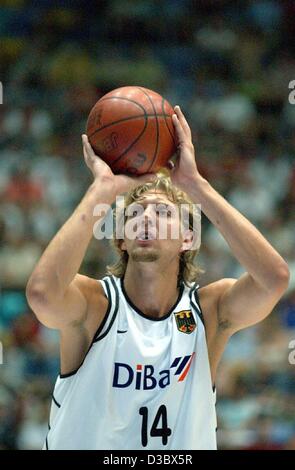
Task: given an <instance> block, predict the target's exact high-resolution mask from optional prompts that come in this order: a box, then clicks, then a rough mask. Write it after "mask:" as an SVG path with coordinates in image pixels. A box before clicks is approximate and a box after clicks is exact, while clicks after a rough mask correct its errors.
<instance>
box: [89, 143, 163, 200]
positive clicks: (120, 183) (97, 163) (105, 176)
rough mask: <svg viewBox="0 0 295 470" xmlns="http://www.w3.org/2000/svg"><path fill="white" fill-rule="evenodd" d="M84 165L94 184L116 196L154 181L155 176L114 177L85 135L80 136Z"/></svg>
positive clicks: (147, 174) (151, 174)
mask: <svg viewBox="0 0 295 470" xmlns="http://www.w3.org/2000/svg"><path fill="white" fill-rule="evenodd" d="M82 143H83V153H84V159H85V163H86V165H87V166H88V168H89V169H90V171H91V173H92V174H93V177H94V183H95V184H97V185H99V186H102V185H103V187H104V188H105V190H106V191H110V192H111V193H113V194H114V196H116V195H117V194H122V193H125V192H127V191H130V190H131V189H133V188H135V187H136V186H139V185H141V184H144V183H146V182H148V181H152V180H153V179H155V177H156V176H155V174H153V173H146V174H145V175H141V176H127V175H115V174H114V173H113V172H112V170H111V168H110V167H109V165H108V164H107V163H106V162H105V161H104V160H102V159H101V158H100V157H99V156H98V155H96V154H95V153H94V151H93V148H92V147H91V145H90V143H89V140H88V137H87V135H86V134H83V135H82Z"/></svg>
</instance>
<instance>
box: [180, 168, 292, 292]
mask: <svg viewBox="0 0 295 470" xmlns="http://www.w3.org/2000/svg"><path fill="white" fill-rule="evenodd" d="M189 193H190V196H191V198H192V199H193V201H194V202H196V203H200V204H201V208H202V211H203V212H204V214H205V215H206V216H207V217H208V219H209V220H210V221H211V222H212V223H213V224H214V225H215V227H216V228H217V229H218V230H219V231H220V233H221V234H222V235H223V237H224V238H225V240H226V241H227V243H228V245H229V247H230V248H231V250H232V253H233V255H234V256H235V257H236V259H237V260H238V261H239V262H240V264H241V265H242V266H243V267H244V268H245V270H246V271H247V272H248V273H249V274H250V275H251V276H252V277H253V278H254V279H255V280H256V281H257V282H259V284H260V285H262V286H265V287H266V288H267V289H269V288H273V287H277V286H278V284H282V283H286V284H288V277H289V270H288V266H287V264H286V262H285V261H284V259H283V258H282V257H281V256H280V255H279V253H278V252H277V251H276V250H275V249H274V248H273V247H272V246H271V245H270V244H269V243H268V241H267V240H266V239H265V238H264V237H263V235H262V234H261V233H260V232H259V231H258V230H257V229H256V228H255V227H254V226H253V225H252V224H251V223H250V222H249V221H248V220H247V219H246V218H245V217H244V216H243V215H242V214H241V213H240V212H239V211H237V210H236V209H235V208H234V207H232V206H231V205H230V204H229V203H228V202H227V201H226V200H225V199H224V198H223V197H222V196H221V195H220V194H219V193H218V192H217V191H215V189H214V188H213V187H212V186H211V185H210V184H209V183H208V181H206V180H205V179H203V178H201V177H200V178H198V179H197V180H196V182H195V184H194V185H192V187H191V190H190V192H189Z"/></svg>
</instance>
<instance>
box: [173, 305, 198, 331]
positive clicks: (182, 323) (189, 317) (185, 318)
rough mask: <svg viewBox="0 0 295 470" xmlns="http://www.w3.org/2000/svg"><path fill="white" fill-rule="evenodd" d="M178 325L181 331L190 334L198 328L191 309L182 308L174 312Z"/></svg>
mask: <svg viewBox="0 0 295 470" xmlns="http://www.w3.org/2000/svg"><path fill="white" fill-rule="evenodd" d="M174 316H175V321H176V325H177V328H178V330H179V331H181V333H186V334H188V335H189V334H190V333H192V332H193V331H194V330H195V329H196V326H197V325H196V322H195V319H194V316H193V313H192V311H191V310H181V312H176V313H174Z"/></svg>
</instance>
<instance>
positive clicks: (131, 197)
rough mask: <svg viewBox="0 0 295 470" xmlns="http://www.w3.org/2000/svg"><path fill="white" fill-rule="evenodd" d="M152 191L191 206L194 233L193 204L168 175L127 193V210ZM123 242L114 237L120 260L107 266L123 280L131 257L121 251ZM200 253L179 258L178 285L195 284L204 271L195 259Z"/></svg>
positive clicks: (191, 252)
mask: <svg viewBox="0 0 295 470" xmlns="http://www.w3.org/2000/svg"><path fill="white" fill-rule="evenodd" d="M150 191H159V192H161V193H164V194H166V196H167V197H168V199H169V200H170V201H171V202H173V203H174V204H176V205H178V206H180V205H181V204H188V205H189V228H190V230H192V231H193V227H194V226H193V218H194V213H193V203H192V201H191V200H190V199H189V197H188V196H187V194H186V193H185V192H183V191H181V190H180V189H178V188H177V187H176V186H174V185H173V184H172V182H171V180H170V178H169V177H167V176H166V175H161V174H157V177H156V179H155V180H154V181H151V182H148V183H144V184H142V185H140V186H137V187H136V188H135V189H133V190H132V191H130V192H129V193H127V194H126V195H125V197H124V201H125V208H126V207H127V206H129V205H130V204H132V203H133V202H136V201H138V200H139V199H141V198H142V196H143V194H144V193H146V192H150ZM125 220H126V219H125ZM121 243H122V240H120V239H118V238H117V237H114V238H113V239H112V240H111V245H112V247H113V248H114V250H115V252H116V253H117V254H118V255H119V260H118V261H117V262H116V263H115V264H113V265H110V266H107V273H108V274H113V275H114V276H116V277H119V278H123V277H124V275H125V272H126V267H127V263H128V258H129V255H128V253H127V251H124V250H122V249H121ZM198 253H199V249H195V250H188V251H185V252H183V253H180V256H179V271H178V285H180V284H181V283H182V282H184V283H185V284H186V285H188V286H189V285H190V283H192V282H195V281H196V279H197V278H198V277H199V275H200V274H201V273H203V272H204V271H203V270H202V269H201V268H200V267H199V266H197V265H196V264H195V262H194V259H195V257H196V255H197V254H198Z"/></svg>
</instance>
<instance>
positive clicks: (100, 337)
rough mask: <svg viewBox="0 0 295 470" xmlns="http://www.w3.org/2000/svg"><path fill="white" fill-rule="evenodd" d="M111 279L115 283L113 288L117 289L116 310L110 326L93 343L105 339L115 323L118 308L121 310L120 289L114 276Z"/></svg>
mask: <svg viewBox="0 0 295 470" xmlns="http://www.w3.org/2000/svg"><path fill="white" fill-rule="evenodd" d="M110 281H111V283H112V285H113V288H114V290H115V310H114V313H113V316H112V319H111V321H110V323H109V326H108V328H107V329H106V331H105V332H104V333H103V334H102V335H101V336H98V337H97V338H95V339H94V340H93V342H92V343H96V342H97V341H100V340H101V339H103V338H104V337H105V336H106V335H107V334H108V332H109V331H110V329H111V328H112V326H113V323H114V321H115V319H116V316H117V313H118V310H119V291H118V287H117V286H116V283H115V281H114V279H113V278H112V277H110Z"/></svg>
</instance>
